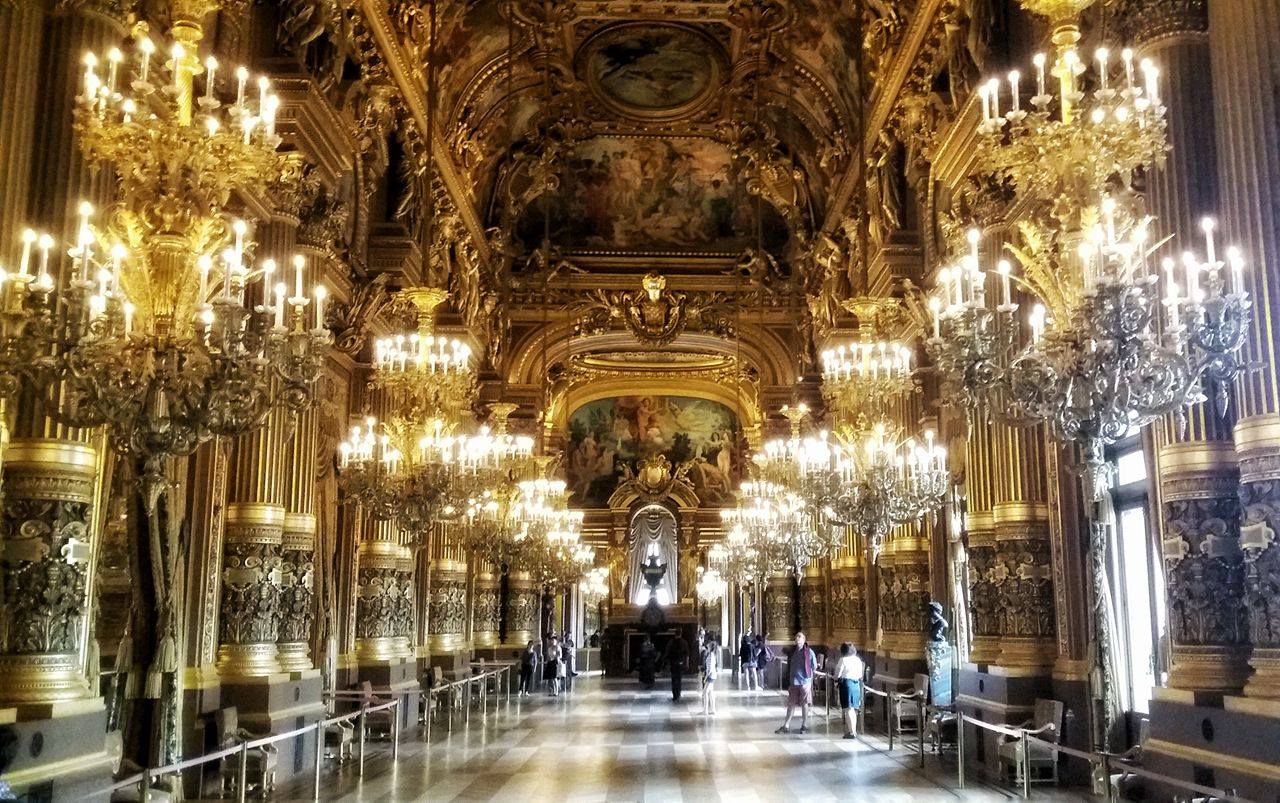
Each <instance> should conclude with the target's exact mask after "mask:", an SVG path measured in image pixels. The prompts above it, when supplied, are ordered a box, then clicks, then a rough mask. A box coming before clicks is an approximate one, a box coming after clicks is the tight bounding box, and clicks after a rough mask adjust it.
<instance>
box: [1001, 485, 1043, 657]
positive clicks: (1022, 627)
mask: <svg viewBox="0 0 1280 803" xmlns="http://www.w3.org/2000/svg"><path fill="white" fill-rule="evenodd" d="M994 514H995V525H996V534H995V555H994V562H993V564H992V567H991V577H992V581H993V584H994V586H995V588H994V592H995V597H996V608H997V611H998V613H997V617H996V619H997V626H998V629H999V632H1000V657H999V658H998V659H997V661H996V663H998V664H999V665H1000V666H1004V667H1022V668H1026V667H1037V666H1045V667H1047V666H1051V665H1052V664H1053V661H1054V657H1055V655H1056V653H1057V647H1056V645H1055V643H1054V618H1055V617H1054V608H1053V605H1054V594H1053V567H1052V565H1051V559H1050V554H1049V553H1050V544H1049V522H1048V518H1047V511H1046V510H1045V508H1044V507H1043V506H1042V505H1039V504H1027V503H1001V504H998V505H996V508H995V511H994Z"/></svg>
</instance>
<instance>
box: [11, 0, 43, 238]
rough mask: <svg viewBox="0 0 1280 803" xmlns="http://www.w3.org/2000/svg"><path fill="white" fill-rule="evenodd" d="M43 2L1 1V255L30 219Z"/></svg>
mask: <svg viewBox="0 0 1280 803" xmlns="http://www.w3.org/2000/svg"><path fill="white" fill-rule="evenodd" d="M44 16H45V12H44V8H43V4H42V3H39V2H36V0H19V2H15V3H13V4H12V5H9V6H6V7H0V164H2V165H4V166H5V169H4V173H3V175H0V259H3V260H5V261H8V259H9V258H10V257H11V256H12V255H13V253H14V252H15V250H16V249H17V248H18V239H17V238H18V232H19V231H20V230H21V229H22V228H23V226H25V225H26V223H27V198H28V193H29V191H30V187H31V183H30V181H31V160H32V149H33V147H34V145H35V126H36V118H37V116H38V114H39V111H38V106H37V99H38V93H39V88H40V70H39V64H40V46H41V43H42V41H43V35H42V34H43V24H44Z"/></svg>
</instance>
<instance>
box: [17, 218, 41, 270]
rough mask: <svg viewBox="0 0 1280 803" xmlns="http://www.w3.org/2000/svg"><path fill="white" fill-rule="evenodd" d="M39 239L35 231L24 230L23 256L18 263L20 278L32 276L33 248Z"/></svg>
mask: <svg viewBox="0 0 1280 803" xmlns="http://www.w3.org/2000/svg"><path fill="white" fill-rule="evenodd" d="M37 239H38V235H37V234H36V232H35V229H23V230H22V256H21V257H20V258H19V261H18V275H19V276H23V277H26V276H30V275H31V246H33V245H35V243H36V240H37Z"/></svg>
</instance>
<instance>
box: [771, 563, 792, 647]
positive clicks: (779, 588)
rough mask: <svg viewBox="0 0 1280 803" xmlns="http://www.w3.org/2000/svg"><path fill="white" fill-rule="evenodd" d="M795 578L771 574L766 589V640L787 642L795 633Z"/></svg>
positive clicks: (784, 574)
mask: <svg viewBox="0 0 1280 803" xmlns="http://www.w3.org/2000/svg"><path fill="white" fill-rule="evenodd" d="M794 591H795V580H794V579H793V578H792V577H791V575H789V574H787V573H785V572H783V573H782V574H774V575H770V576H769V578H768V579H767V580H766V581H765V589H764V638H765V641H776V642H786V641H790V640H791V638H792V636H793V635H794V632H793V629H794V628H795V620H796V600H795V594H794Z"/></svg>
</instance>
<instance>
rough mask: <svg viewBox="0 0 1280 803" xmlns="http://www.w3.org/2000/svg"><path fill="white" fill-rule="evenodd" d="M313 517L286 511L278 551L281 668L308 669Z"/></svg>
mask: <svg viewBox="0 0 1280 803" xmlns="http://www.w3.org/2000/svg"><path fill="white" fill-rule="evenodd" d="M315 529H316V521H315V517H314V516H301V515H297V514H292V513H291V514H287V515H286V516H285V530H284V537H283V543H282V545H281V551H280V631H279V641H278V642H277V648H278V653H279V661H280V668H281V669H283V670H285V671H304V670H307V669H310V668H311V659H310V657H309V656H308V654H307V650H308V644H309V642H310V641H311V627H312V625H313V624H314V621H315V609H316V595H315Z"/></svg>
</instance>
